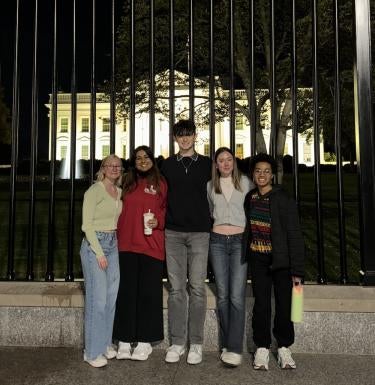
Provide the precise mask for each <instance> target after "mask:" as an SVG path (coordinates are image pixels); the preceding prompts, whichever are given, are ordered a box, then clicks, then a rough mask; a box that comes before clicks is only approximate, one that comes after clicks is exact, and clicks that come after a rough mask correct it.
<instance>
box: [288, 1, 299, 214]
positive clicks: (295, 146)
mask: <svg viewBox="0 0 375 385" xmlns="http://www.w3.org/2000/svg"><path fill="white" fill-rule="evenodd" d="M291 59H292V61H291V71H292V78H291V90H290V93H291V95H290V97H291V98H292V136H293V187H294V199H295V201H296V203H297V205H298V206H299V201H300V193H299V171H298V155H299V154H298V113H297V89H298V88H297V45H296V0H292V55H291Z"/></svg>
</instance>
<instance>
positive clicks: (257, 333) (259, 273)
mask: <svg viewBox="0 0 375 385" xmlns="http://www.w3.org/2000/svg"><path fill="white" fill-rule="evenodd" d="M271 264H272V255H270V254H258V253H253V254H252V255H251V263H250V268H251V276H252V280H251V281H252V286H253V293H254V300H255V302H254V308H253V320H252V326H253V339H254V343H255V345H256V346H257V347H264V348H269V347H270V345H271V290H272V285H273V287H274V295H275V318H274V326H273V335H274V337H275V339H276V341H277V344H278V346H279V347H282V346H285V347H288V346H290V345H292V344H293V342H294V326H293V322H292V321H291V320H290V308H291V296H292V286H293V285H292V279H291V276H290V272H289V270H277V271H272V270H271Z"/></svg>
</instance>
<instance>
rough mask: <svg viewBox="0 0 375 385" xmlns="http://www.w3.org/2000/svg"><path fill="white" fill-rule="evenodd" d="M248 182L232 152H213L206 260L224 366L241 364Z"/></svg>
mask: <svg viewBox="0 0 375 385" xmlns="http://www.w3.org/2000/svg"><path fill="white" fill-rule="evenodd" d="M250 187H253V184H252V182H251V181H250V180H249V179H248V178H247V177H246V176H244V175H241V174H240V172H239V170H238V168H237V163H236V158H235V157H234V154H233V152H232V151H231V150H230V149H229V148H227V147H221V148H219V149H218V150H216V153H215V157H214V163H213V168H212V180H211V181H210V182H208V184H207V194H208V202H209V204H210V209H211V216H212V219H213V228H212V232H211V236H210V253H209V258H210V262H211V265H212V268H213V271H214V275H215V282H216V287H217V310H218V317H219V326H220V345H221V349H222V353H221V356H220V358H221V360H222V362H223V363H224V364H225V365H227V366H238V365H239V364H240V363H241V361H242V347H243V336H244V328H245V289H246V280H247V262H246V260H245V256H244V255H242V254H243V253H242V235H243V232H244V229H245V225H246V217H245V212H244V209H243V203H244V199H245V196H246V194H247V192H248V191H249V190H250Z"/></svg>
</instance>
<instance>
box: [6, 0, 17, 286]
mask: <svg viewBox="0 0 375 385" xmlns="http://www.w3.org/2000/svg"><path fill="white" fill-rule="evenodd" d="M19 19H20V2H19V0H17V2H16V22H15V26H14V29H15V35H14V36H15V37H14V52H13V100H12V153H11V170H10V202H9V235H8V266H7V274H6V279H7V280H9V281H13V280H14V279H15V278H16V274H15V271H14V243H15V227H16V179H17V165H18V130H19V110H20V108H19V102H20V101H19V80H20V79H19V76H20V75H19V32H20V22H19V21H20V20H19Z"/></svg>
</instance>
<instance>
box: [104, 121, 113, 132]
mask: <svg viewBox="0 0 375 385" xmlns="http://www.w3.org/2000/svg"><path fill="white" fill-rule="evenodd" d="M110 126H111V121H110V120H109V119H108V118H103V132H109V128H110Z"/></svg>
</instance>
